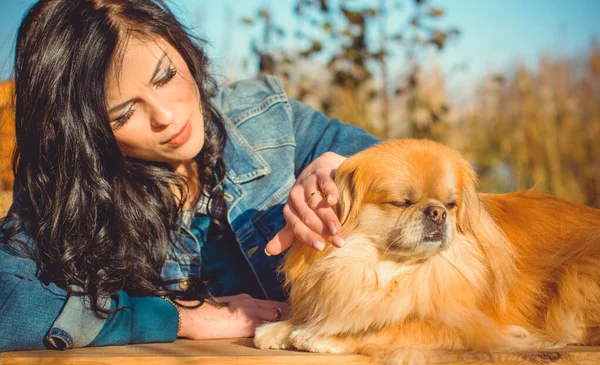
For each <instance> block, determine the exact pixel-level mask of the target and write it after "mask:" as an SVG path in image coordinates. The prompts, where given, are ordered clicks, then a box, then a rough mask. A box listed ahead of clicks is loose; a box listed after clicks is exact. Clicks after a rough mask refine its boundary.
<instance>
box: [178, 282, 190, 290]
mask: <svg viewBox="0 0 600 365" xmlns="http://www.w3.org/2000/svg"><path fill="white" fill-rule="evenodd" d="M189 288H190V282H189V281H187V280H183V281H180V282H179V289H181V290H183V291H187V290H188V289H189Z"/></svg>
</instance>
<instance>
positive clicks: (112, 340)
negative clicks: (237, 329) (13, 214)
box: [0, 226, 178, 352]
mask: <svg viewBox="0 0 600 365" xmlns="http://www.w3.org/2000/svg"><path fill="white" fill-rule="evenodd" d="M1 228H2V227H1V226H0V352H4V351H14V350H36V349H45V348H51V349H52V348H53V349H69V348H73V347H84V346H106V345H123V344H129V343H144V342H170V341H174V340H175V338H176V333H177V325H178V319H177V310H176V309H175V307H173V305H171V304H170V303H168V302H167V301H165V300H163V299H162V298H160V297H132V296H129V295H128V294H127V293H126V292H124V291H121V292H119V293H118V295H116V296H114V297H113V298H106V299H105V300H104V301H103V303H102V304H103V306H104V308H110V309H115V308H118V309H120V310H118V311H117V312H115V313H114V314H112V315H110V316H109V317H108V318H107V319H100V318H97V317H96V316H95V315H94V313H93V311H92V310H91V309H90V306H89V301H90V298H89V297H80V296H69V295H68V293H67V292H66V291H65V290H63V289H61V288H59V287H58V286H56V285H54V284H52V283H49V284H46V283H43V282H42V281H41V280H40V278H39V277H38V274H37V264H36V263H35V262H34V261H33V260H31V259H29V258H25V257H21V256H20V255H17V254H16V253H14V252H12V250H9V249H8V248H7V245H6V243H5V237H4V236H3V234H2V229H1ZM19 236H20V237H19V238H20V239H21V240H23V239H24V238H25V239H26V238H27V237H24V235H23V234H22V233H20V234H19ZM25 242H27V241H25Z"/></svg>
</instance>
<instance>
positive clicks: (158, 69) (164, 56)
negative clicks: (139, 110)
mask: <svg viewBox="0 0 600 365" xmlns="http://www.w3.org/2000/svg"><path fill="white" fill-rule="evenodd" d="M166 57H167V52H163V55H162V56H161V57H160V59H159V60H158V62H157V63H156V68H155V69H154V73H152V77H151V78H150V81H148V83H149V84H151V83H152V80H154V78H155V77H156V75H157V74H158V72H159V71H160V65H162V62H163V60H164V59H165V58H166ZM132 101H133V99H129V100H127V101H124V102H122V103H121V104H118V105H115V106H113V107H112V108H110V109H109V110H108V113H109V114H110V113H112V112H114V111H117V110H119V109H123V108H124V107H125V106H127V104H129V103H131V102H132Z"/></svg>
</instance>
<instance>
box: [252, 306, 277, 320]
mask: <svg viewBox="0 0 600 365" xmlns="http://www.w3.org/2000/svg"><path fill="white" fill-rule="evenodd" d="M256 314H257V315H258V317H259V318H260V319H262V320H263V321H267V322H277V321H280V320H281V319H282V318H283V311H282V310H281V308H279V307H269V308H263V307H260V308H257V309H256Z"/></svg>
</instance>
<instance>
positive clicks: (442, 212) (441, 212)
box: [424, 205, 447, 224]
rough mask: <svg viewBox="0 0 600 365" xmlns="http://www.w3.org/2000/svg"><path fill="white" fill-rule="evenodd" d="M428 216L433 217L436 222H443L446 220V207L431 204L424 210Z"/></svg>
mask: <svg viewBox="0 0 600 365" xmlns="http://www.w3.org/2000/svg"><path fill="white" fill-rule="evenodd" d="M424 213H425V215H426V216H427V218H429V219H431V220H432V221H433V222H434V223H437V224H442V223H444V221H445V220H446V214H447V213H446V209H444V207H439V206H435V205H432V206H429V207H427V208H425V210H424Z"/></svg>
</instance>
